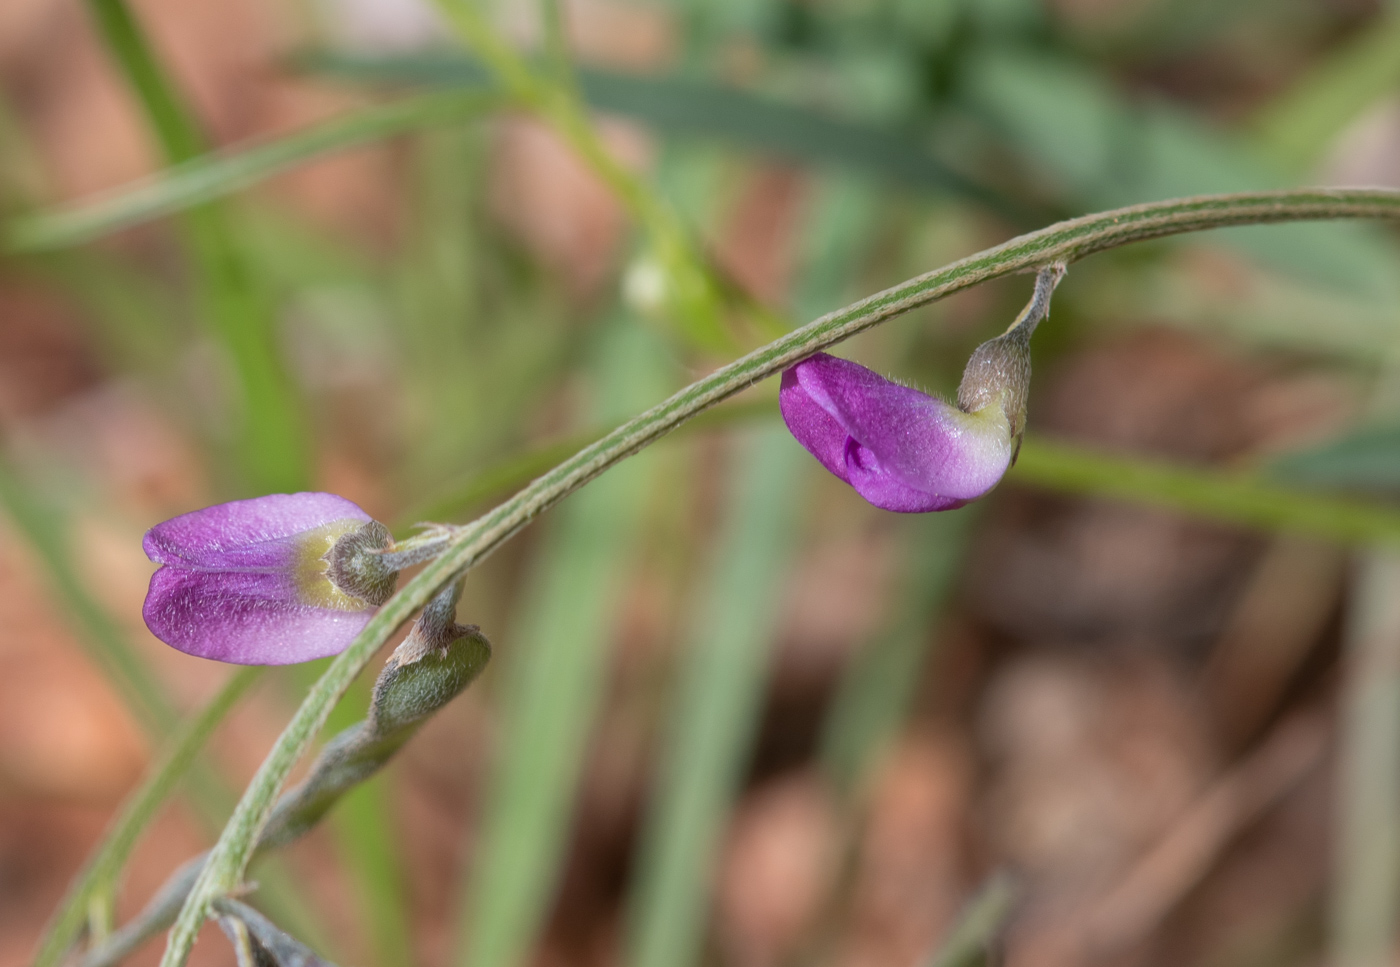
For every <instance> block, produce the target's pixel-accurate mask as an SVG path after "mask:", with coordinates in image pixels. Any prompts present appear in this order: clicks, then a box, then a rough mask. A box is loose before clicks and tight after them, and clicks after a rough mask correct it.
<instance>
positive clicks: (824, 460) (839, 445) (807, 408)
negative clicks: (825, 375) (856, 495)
mask: <svg viewBox="0 0 1400 967" xmlns="http://www.w3.org/2000/svg"><path fill="white" fill-rule="evenodd" d="M778 409H780V410H781V411H782V414H783V422H784V423H786V424H787V427H788V430H789V431H790V432H791V433H792V435H793V436H794V437H796V438H797V442H798V443H800V444H802V445H803V446H804V447H806V448H807V451H808V452H809V453H811V454H812V456H814V457H816V458H817V460H818V461H820V462H821V465H822V466H823V467H826V469H828V470H830V471H831V472H832V473H834V474H835V475H836V476H838V477H840V478H841V479H842V480H846V442H847V441H848V440H849V439H850V438H851V435H850V434H849V433H848V432H846V428H845V427H844V426H842V425H841V424H840V423H839V422H838V421H837V419H836V417H834V416H832V415H831V414H830V413H828V412H827V411H826V410H825V409H823V408H822V405H821V404H820V403H818V402H817V401H816V400H815V399H813V398H812V396H811V395H810V394H809V393H808V392H807V390H806V389H805V388H804V387H803V386H802V384H801V383H800V382H799V381H798V379H797V367H796V366H794V367H793V368H792V369H788V370H784V371H783V381H782V386H781V388H780V389H779V390H778ZM847 482H848V483H849V481H847Z"/></svg>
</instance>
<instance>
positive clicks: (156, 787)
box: [33, 667, 264, 967]
mask: <svg viewBox="0 0 1400 967" xmlns="http://www.w3.org/2000/svg"><path fill="white" fill-rule="evenodd" d="M263 671H264V669H262V668H259V667H250V668H240V669H239V670H238V671H236V672H234V673H233V675H232V676H230V678H229V680H228V681H227V682H226V683H225V684H224V687H223V688H222V689H221V690H220V691H219V693H218V694H217V695H215V696H214V699H213V701H211V702H210V703H209V704H208V705H207V706H205V708H204V711H203V712H201V713H200V714H199V715H198V716H196V717H195V718H194V719H192V720H191V721H190V722H189V723H188V724H187V725H186V726H185V727H184V728H183V729H182V730H181V731H180V733H179V734H178V735H176V736H174V737H173V739H172V741H171V743H170V747H169V750H168V751H167V752H166V754H165V757H164V758H163V759H162V760H161V761H160V762H159V763H158V764H156V765H155V766H154V767H153V768H152V769H151V772H150V774H149V775H148V776H147V777H146V781H145V782H143V783H142V784H141V786H140V788H138V789H137V790H136V791H135V792H134V793H132V795H131V796H130V797H128V798H127V800H126V804H125V805H124V806H123V807H122V811H121V813H120V814H119V815H118V816H117V819H116V820H115V821H114V822H113V823H112V825H111V827H110V828H109V829H108V831H107V835H106V837H105V838H104V839H103V841H102V844H101V845H100V846H99V847H98V848H97V849H96V850H95V851H94V852H93V854H92V856H91V857H90V858H89V859H88V861H87V864H86V865H85V866H84V867H83V869H82V870H81V871H80V872H79V873H78V875H77V876H76V877H75V878H74V879H73V883H72V885H71V886H69V888H68V893H67V894H66V895H65V896H64V898H63V902H62V903H61V904H59V907H58V909H57V910H56V911H55V912H54V915H53V917H52V919H51V920H50V921H49V926H48V929H46V930H45V931H44V936H43V938H42V939H41V940H40V942H39V950H38V953H36V954H35V955H34V964H33V967H53V965H55V964H57V963H58V962H59V959H60V958H61V957H62V956H63V953H64V951H66V950H67V949H68V947H69V945H70V944H72V942H73V938H74V937H75V936H76V935H77V933H78V930H79V928H80V927H81V926H82V924H83V920H84V918H86V917H87V915H88V911H89V908H90V905H91V904H93V903H99V904H104V905H110V902H111V899H112V897H113V895H114V894H115V892H116V886H117V879H118V877H120V876H121V872H122V869H123V867H125V866H126V861H127V857H129V856H130V855H131V851H132V849H133V848H135V846H136V841H137V839H138V838H139V837H140V835H141V833H142V831H143V830H144V829H145V828H146V826H147V825H149V824H150V822H151V820H152V819H154V818H155V814H156V811H157V810H158V809H159V808H160V807H161V805H162V804H163V803H164V802H165V800H166V799H167V798H169V796H170V793H171V791H172V790H173V789H174V788H175V784H176V783H177V782H179V781H180V779H182V778H183V777H184V775H185V773H187V772H188V771H189V769H190V766H191V765H193V764H194V761H195V756H196V755H198V754H199V751H200V749H202V748H203V747H204V744H205V742H207V741H208V739H209V736H210V735H212V734H213V732H214V730H215V729H216V728H218V726H219V723H221V722H222V721H223V720H224V716H226V715H227V714H228V713H229V710H230V709H232V708H233V706H234V705H235V704H236V703H237V702H238V700H239V699H240V698H242V697H243V694H244V693H245V692H247V691H248V689H249V687H250V686H251V685H252V684H253V683H254V682H256V681H257V680H258V676H259V675H260V674H262V672H263Z"/></svg>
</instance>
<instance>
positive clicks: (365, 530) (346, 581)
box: [325, 520, 398, 608]
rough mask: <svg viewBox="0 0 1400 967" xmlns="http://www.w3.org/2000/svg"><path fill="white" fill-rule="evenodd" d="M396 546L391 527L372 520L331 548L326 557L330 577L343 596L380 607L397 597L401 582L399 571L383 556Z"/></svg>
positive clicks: (346, 534)
mask: <svg viewBox="0 0 1400 967" xmlns="http://www.w3.org/2000/svg"><path fill="white" fill-rule="evenodd" d="M393 544H394V538H393V535H392V534H390V533H389V528H387V527H385V526H384V525H383V524H381V523H379V521H377V520H372V521H368V522H366V523H364V524H362V525H361V526H359V527H358V528H356V529H355V530H352V531H348V532H346V533H344V534H342V535H340V537H338V538H337V539H336V541H335V543H334V544H333V545H331V549H330V550H329V551H327V552H326V554H325V561H326V577H327V578H328V579H329V580H330V583H331V584H332V585H333V586H334V587H335V588H336V590H338V591H340V592H341V593H342V594H345V595H347V596H349V597H351V598H355V599H357V600H359V601H363V602H365V604H366V605H368V606H369V607H376V608H377V607H378V606H379V605H381V604H383V603H384V602H385V601H388V600H389V598H391V597H392V596H393V594H394V587H395V585H396V584H397V582H398V571H396V570H395V569H393V568H392V567H391V566H390V565H389V563H388V562H386V561H385V560H384V559H383V557H381V556H380V553H379V552H381V551H385V550H388V549H389V548H390V547H392V546H393Z"/></svg>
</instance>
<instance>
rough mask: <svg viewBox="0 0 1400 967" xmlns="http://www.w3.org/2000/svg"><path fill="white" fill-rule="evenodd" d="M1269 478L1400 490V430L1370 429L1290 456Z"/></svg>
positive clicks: (1271, 470) (1275, 466) (1277, 462)
mask: <svg viewBox="0 0 1400 967" xmlns="http://www.w3.org/2000/svg"><path fill="white" fill-rule="evenodd" d="M1268 469H1269V476H1270V477H1271V478H1273V479H1275V480H1279V481H1281V482H1284V483H1289V484H1294V485H1298V486H1303V487H1326V488H1329V489H1336V490H1371V491H1389V492H1395V491H1397V490H1400V426H1395V425H1377V426H1366V427H1362V428H1361V429H1359V430H1355V431H1353V432H1351V433H1348V434H1346V435H1345V436H1342V437H1339V438H1337V439H1335V440H1328V441H1327V442H1326V443H1323V444H1320V445H1318V446H1316V447H1313V448H1311V449H1308V450H1300V451H1298V452H1295V453H1290V454H1286V455H1285V456H1282V457H1280V458H1279V459H1277V460H1275V461H1274V462H1273V463H1272V464H1270V466H1269V468H1268Z"/></svg>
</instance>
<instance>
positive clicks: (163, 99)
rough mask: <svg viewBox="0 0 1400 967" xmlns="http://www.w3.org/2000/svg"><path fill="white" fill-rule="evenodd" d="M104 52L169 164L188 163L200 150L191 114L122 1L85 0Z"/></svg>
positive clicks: (201, 140) (199, 139) (202, 141)
mask: <svg viewBox="0 0 1400 967" xmlns="http://www.w3.org/2000/svg"><path fill="white" fill-rule="evenodd" d="M87 6H88V10H90V11H91V12H92V17H93V19H94V20H95V21H96V22H97V26H98V30H99V31H100V33H101V36H102V39H103V41H104V42H105V43H106V45H107V49H108V51H109V52H110V53H111V54H112V56H113V57H115V58H116V60H117V63H118V64H120V65H121V68H122V71H123V73H124V74H125V75H126V80H127V83H129V84H130V85H131V88H132V90H133V91H135V93H136V96H137V98H138V99H139V100H140V102H141V106H142V107H143V108H144V109H145V112H146V119H147V120H148V121H149V122H150V124H151V129H152V130H153V131H154V132H155V135H156V138H157V139H158V140H159V141H160V144H161V148H162V149H163V151H164V153H165V155H166V157H168V158H169V159H170V160H171V161H172V162H180V161H188V160H189V159H190V158H193V157H194V156H195V155H197V154H199V153H200V152H201V151H202V150H204V136H203V135H202V134H201V133H200V131H199V126H198V125H197V124H195V123H194V113H193V112H192V111H191V110H190V108H189V105H188V104H186V103H185V100H184V98H182V97H181V96H180V93H179V90H178V89H177V88H176V87H175V85H174V84H172V83H171V82H170V79H169V78H168V77H167V76H166V73H165V69H164V68H163V67H161V65H160V62H159V61H158V60H157V59H156V55H155V52H154V51H153V50H152V49H151V45H150V42H149V41H147V39H146V36H145V34H144V33H142V31H141V28H140V25H139V24H137V22H136V19H135V18H134V17H133V16H132V14H131V9H130V8H129V7H128V6H127V5H126V3H125V0H87Z"/></svg>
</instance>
